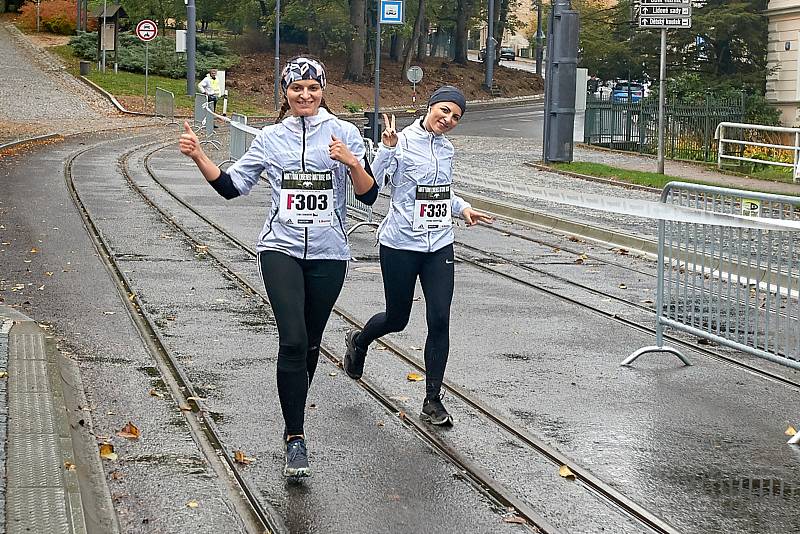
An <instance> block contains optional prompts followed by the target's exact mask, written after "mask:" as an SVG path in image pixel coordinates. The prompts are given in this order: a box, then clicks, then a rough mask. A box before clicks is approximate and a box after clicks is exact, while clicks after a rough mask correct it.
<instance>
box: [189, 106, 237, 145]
mask: <svg viewBox="0 0 800 534" xmlns="http://www.w3.org/2000/svg"><path fill="white" fill-rule="evenodd" d="M203 97H204V98H205V99H206V102H205V104H202V105H201V108H202V110H203V113H204V116H203V120H202V121H201V122H200V127H199V128H202V129H203V130H205V135H204V138H203V139H202V140H201V141H200V144H201V145H211V146H213V147H214V148H215V149H217V150H219V149H220V148H222V143H221V142H219V141H217V140H216V139H214V138H215V137H216V135H217V134H216V132H215V131H214V119H215V118H217V117H218V118H220V119H222V120H223V121H225V122H230V121H229V120H228V118H227V117H223V116H221V115H217V114H216V113H214V111H213V110H212V109H211V102H209V101H208V97H207V96H206V95H203ZM195 101H196V97H195ZM198 131H201V130H199V129H198Z"/></svg>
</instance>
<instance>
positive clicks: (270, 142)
mask: <svg viewBox="0 0 800 534" xmlns="http://www.w3.org/2000/svg"><path fill="white" fill-rule="evenodd" d="M331 135H335V136H336V137H337V138H338V139H340V140H341V141H342V142H343V143H345V144H346V145H347V147H348V148H349V149H350V152H352V153H353V155H354V156H355V157H356V158H357V159H358V160H359V161H360V160H363V159H364V142H363V139H362V137H361V134H360V133H359V131H358V128H356V126H355V125H353V124H351V123H349V122H346V121H343V120H340V119H337V118H336V117H334V116H333V115H331V114H330V113H328V112H327V111H326V110H325V109H324V108H320V109H319V112H318V113H317V115H314V116H311V117H288V118H286V119H284V120H283V121H282V122H281V123H280V124H274V125H271V126H266V127H265V128H264V129H262V130H261V132H260V133H259V134H258V135H257V136H256V138H255V139H254V140H253V143H252V144H251V145H250V149H249V150H248V151H247V153H245V155H244V156H242V157H241V158H240V159H239V160H238V161H237V162H236V163H234V164H233V165H231V167H230V168H229V169H228V170H227V172H228V174H229V175H230V177H231V180H232V181H233V184H234V185H235V186H236V189H237V190H238V191H239V193H241V194H242V195H246V194H248V193H249V192H250V190H251V189H252V188H253V186H254V185H256V183H258V179H259V176H260V175H261V173H262V172H263V173H264V174H265V175H266V177H267V180H268V181H269V184H270V186H271V187H272V203H271V206H270V209H269V211H268V214H267V220H266V222H265V223H264V229H263V230H262V231H261V234H260V235H259V237H258V242H257V243H256V250H258V251H259V252H260V251H262V250H276V251H279V252H284V253H286V254H288V255H290V256H293V257H295V258H303V259H309V260H322V259H325V260H349V259H350V247H349V246H348V244H347V233H346V231H345V221H346V212H347V207H346V185H347V180H349V179H350V175H349V172H348V169H347V166H345V165H344V164H343V163H340V162H338V161H336V160H333V159H331V157H330V155H329V151H328V145H329V144H330V142H331ZM283 171H301V172H322V171H331V172H332V173H333V189H334V203H335V206H336V209H335V214H336V217H335V221H334V224H333V225H332V226H311V227H307V228H303V227H298V226H289V225H286V224H283V223H281V221H280V220H279V218H278V205H279V199H280V188H281V177H282V175H283Z"/></svg>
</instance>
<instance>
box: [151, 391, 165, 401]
mask: <svg viewBox="0 0 800 534" xmlns="http://www.w3.org/2000/svg"><path fill="white" fill-rule="evenodd" d="M148 393H150V396H151V397H158V398H159V399H163V398H164V394H163V393H161V392H160V391H156V390H155V389H151V390H150V391H148Z"/></svg>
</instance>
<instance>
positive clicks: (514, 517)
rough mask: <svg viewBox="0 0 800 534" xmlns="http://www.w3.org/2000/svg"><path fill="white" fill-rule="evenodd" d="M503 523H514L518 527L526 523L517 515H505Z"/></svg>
mask: <svg viewBox="0 0 800 534" xmlns="http://www.w3.org/2000/svg"><path fill="white" fill-rule="evenodd" d="M503 521H505V522H506V523H516V524H518V525H525V524H527V523H528V522H527V521H526V520H525V518H524V517H520V516H518V515H507V516H505V517H504V518H503Z"/></svg>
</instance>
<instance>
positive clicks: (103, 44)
mask: <svg viewBox="0 0 800 534" xmlns="http://www.w3.org/2000/svg"><path fill="white" fill-rule="evenodd" d="M107 4H108V2H107V1H106V0H103V27H102V28H100V48H102V49H103V69H102V70H103V72H105V71H106V9H107V8H108V5H107Z"/></svg>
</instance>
